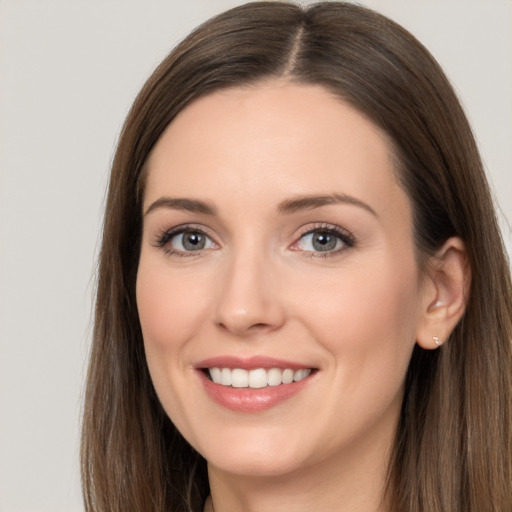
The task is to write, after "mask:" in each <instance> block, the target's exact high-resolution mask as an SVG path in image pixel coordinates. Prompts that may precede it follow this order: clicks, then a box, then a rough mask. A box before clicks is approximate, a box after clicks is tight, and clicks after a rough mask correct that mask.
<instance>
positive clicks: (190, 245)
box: [183, 232, 206, 251]
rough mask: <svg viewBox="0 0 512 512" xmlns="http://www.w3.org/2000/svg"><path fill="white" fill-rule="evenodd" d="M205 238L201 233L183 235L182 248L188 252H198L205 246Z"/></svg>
mask: <svg viewBox="0 0 512 512" xmlns="http://www.w3.org/2000/svg"><path fill="white" fill-rule="evenodd" d="M205 242H206V241H205V238H204V236H203V235H202V234H201V233H194V232H192V233H184V234H183V247H184V248H185V249H187V250H188V251H199V250H200V249H203V248H204V246H205Z"/></svg>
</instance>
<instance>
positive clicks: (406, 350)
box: [295, 256, 421, 391]
mask: <svg viewBox="0 0 512 512" xmlns="http://www.w3.org/2000/svg"><path fill="white" fill-rule="evenodd" d="M308 279H310V277H308ZM418 283H419V281H418V273H417V268H416V265H415V262H414V261H413V260H407V261H402V262H400V263H399V264H396V263H395V262H394V260H393V259H391V258H385V257H384V256H383V257H382V258H374V263H373V262H372V263H371V264H370V263H368V264H364V265H363V264H361V265H358V266H357V267H356V266H352V267H351V268H345V269H342V270H340V272H339V273H337V275H336V276H335V277H334V278H333V277H332V276H330V278H329V279H327V278H325V279H322V276H318V275H317V276H316V280H315V283H314V285H313V283H312V282H308V283H305V282H303V286H302V287H301V288H302V290H303V292H302V294H301V295H299V291H298V290H297V292H296V294H295V296H296V297H297V302H296V304H297V308H302V309H301V311H302V314H301V316H302V317H303V318H307V319H308V320H307V321H308V326H309V330H310V331H311V332H312V333H314V336H315V338H316V339H317V340H318V342H319V343H320V344H322V345H323V347H324V348H325V349H326V351H327V352H328V353H330V355H331V360H332V364H333V365H334V366H336V367H337V369H338V370H339V374H340V375H342V376H343V379H344V380H345V382H344V385H346V386H349V387H353V386H354V387H355V386H363V385H366V383H369V385H370V386H371V385H372V383H376V382H378V381H379V380H381V382H389V384H390V385H391V386H392V387H394V388H396V387H397V386H398V387H399V386H400V385H401V382H402V380H403V377H404V376H405V372H406V370H407V366H408V363H409V359H410V355H411V352H412V349H413V347H414V343H415V333H416V327H417V323H418V319H419V313H420V306H421V294H420V287H419V284H418ZM306 291H307V293H306ZM301 304H307V305H308V307H307V309H305V308H304V306H301ZM376 391H378V390H376Z"/></svg>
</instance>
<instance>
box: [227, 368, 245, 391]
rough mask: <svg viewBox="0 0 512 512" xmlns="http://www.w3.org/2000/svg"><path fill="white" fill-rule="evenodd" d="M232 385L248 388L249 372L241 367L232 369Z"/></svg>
mask: <svg viewBox="0 0 512 512" xmlns="http://www.w3.org/2000/svg"><path fill="white" fill-rule="evenodd" d="M231 385H232V386H233V387H234V388H246V387H248V386H249V372H248V371H247V370H242V369H240V368H235V369H234V370H232V371H231Z"/></svg>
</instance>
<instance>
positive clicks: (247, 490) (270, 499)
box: [205, 443, 391, 512]
mask: <svg viewBox="0 0 512 512" xmlns="http://www.w3.org/2000/svg"><path fill="white" fill-rule="evenodd" d="M390 446H391V443H390V444H388V445H387V446H386V447H383V446H382V445H380V446H379V445H377V446H374V447H373V449H372V450H369V451H367V452H366V454H365V456H363V457H361V456H360V455H361V453H359V454H355V453H353V454H350V453H344V454H339V455H338V456H335V457H332V458H330V459H329V460H324V461H322V462H320V463H317V464H315V465H313V466H310V467H307V466H306V467H302V468H300V469H299V470H297V471H294V472H291V473H287V474H286V475H272V476H243V475H233V474H231V473H228V472H225V471H223V470H221V469H219V468H216V467H214V466H212V465H209V466H208V474H209V479H210V488H211V498H210V499H209V502H208V503H207V506H206V507H205V512H268V511H269V510H272V511H273V512H289V511H290V510H293V511H294V512H310V511H311V510H315V511H316V512H331V511H332V510H336V511H337V512H389V510H390V508H389V506H388V505H387V504H386V499H385V489H386V479H387V467H388V461H389V448H390ZM356 455H357V456H356ZM340 459H341V460H342V461H340Z"/></svg>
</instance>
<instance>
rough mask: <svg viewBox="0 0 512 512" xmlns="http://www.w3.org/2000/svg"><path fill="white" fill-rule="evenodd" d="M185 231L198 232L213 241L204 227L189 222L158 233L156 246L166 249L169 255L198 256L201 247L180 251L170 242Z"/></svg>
mask: <svg viewBox="0 0 512 512" xmlns="http://www.w3.org/2000/svg"><path fill="white" fill-rule="evenodd" d="M184 233H197V234H199V235H202V236H204V237H206V238H207V239H208V240H210V241H211V242H212V243H215V242H213V240H212V237H211V236H209V235H208V234H207V233H206V232H205V231H204V230H203V229H201V228H199V227H198V226H195V225H193V224H187V225H184V226H177V227H175V228H172V229H168V230H165V231H163V232H162V233H161V234H160V235H158V237H157V239H156V241H155V244H154V245H155V247H158V248H160V249H163V250H165V253H166V254H168V255H169V256H178V257H180V258H189V257H194V256H198V255H199V253H201V251H202V250H201V249H199V250H197V251H180V250H176V249H173V248H172V246H171V245H170V243H169V242H171V240H172V239H173V238H174V237H175V236H178V235H182V234H184Z"/></svg>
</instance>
